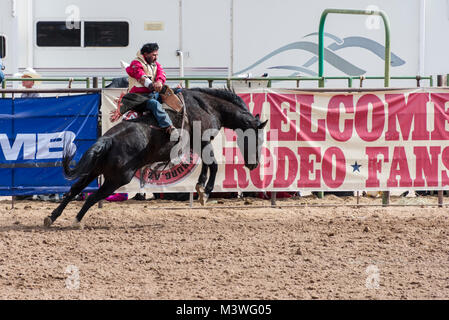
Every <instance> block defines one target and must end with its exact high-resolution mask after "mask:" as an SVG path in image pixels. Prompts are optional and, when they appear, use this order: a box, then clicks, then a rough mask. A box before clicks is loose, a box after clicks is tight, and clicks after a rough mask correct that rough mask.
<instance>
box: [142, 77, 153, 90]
mask: <svg viewBox="0 0 449 320" xmlns="http://www.w3.org/2000/svg"><path fill="white" fill-rule="evenodd" d="M152 83H153V82H152V81H151V80H150V78H145V82H144V83H143V85H144V86H145V87H147V88H150V86H151V84H152Z"/></svg>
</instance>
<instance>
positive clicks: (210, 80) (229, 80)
mask: <svg viewBox="0 0 449 320" xmlns="http://www.w3.org/2000/svg"><path fill="white" fill-rule="evenodd" d="M384 78H385V77H382V76H367V77H365V76H360V77H350V76H342V77H255V78H241V77H232V78H227V77H169V78H168V79H167V81H182V82H184V84H185V87H190V85H191V83H193V82H205V83H207V84H208V86H209V87H213V84H214V83H217V82H223V81H225V82H226V85H227V86H228V87H229V88H231V87H232V83H233V81H239V82H241V81H242V80H243V81H247V82H248V83H249V84H250V83H251V82H252V81H265V82H266V86H267V87H271V86H272V83H273V82H274V81H282V82H283V81H294V82H296V87H298V88H299V87H300V84H301V82H306V81H312V82H317V84H318V85H319V86H320V85H321V84H323V83H326V82H327V81H328V80H345V81H346V82H347V86H348V88H354V83H355V82H356V81H357V82H358V83H357V84H358V87H359V88H361V87H363V85H364V83H365V81H368V80H382V79H384ZM101 79H102V81H101V84H102V87H105V86H106V84H107V82H108V81H111V80H112V78H106V77H103V78H101ZM390 79H391V80H415V81H416V86H417V87H420V86H421V84H422V81H427V83H426V84H428V85H429V86H430V87H432V86H433V85H434V81H433V77H432V76H427V77H423V76H404V77H390ZM437 79H438V86H443V76H441V75H439V76H438V77H437ZM446 79H447V81H448V82H449V77H447V78H446ZM22 80H23V79H21V78H7V79H6V81H5V82H3V83H2V88H3V89H1V90H0V92H1V94H2V97H5V96H6V95H7V94H10V95H11V96H12V97H14V95H15V94H19V93H22V92H28V93H30V92H38V93H56V94H71V93H89V92H101V89H100V88H98V84H99V78H98V77H86V78H42V79H35V81H47V82H60V83H64V82H66V83H67V84H68V86H69V87H70V86H71V83H73V82H81V83H83V84H85V87H86V88H85V89H84V88H72V89H32V90H14V89H6V82H8V81H11V82H13V81H22ZM91 83H92V84H93V85H92V86H93V88H90V86H91ZM448 84H449V83H446V85H448ZM327 90H328V91H333V90H332V89H327ZM318 195H319V196H322V194H320V193H319V194H318ZM359 196H360V195H359V193H358V192H357V203H356V204H354V205H357V206H366V204H361V203H360V202H359ZM192 201H193V193H192V194H191V197H190V204H191V206H192ZM339 205H340V204H339ZM382 205H388V203H383V204H382ZM404 205H405V204H404ZM271 206H273V207H274V206H277V203H276V192H272V199H271ZM298 206H302V205H298ZM325 206H327V205H325ZM348 206H353V205H352V204H348ZM418 206H423V204H419V205H418ZM438 206H439V207H442V206H443V192H442V191H438ZM208 208H210V207H208ZM220 208H221V207H220Z"/></svg>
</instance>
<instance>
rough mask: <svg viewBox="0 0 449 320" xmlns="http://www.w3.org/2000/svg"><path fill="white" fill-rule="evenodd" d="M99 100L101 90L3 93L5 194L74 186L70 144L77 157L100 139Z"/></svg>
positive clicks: (0, 180)
mask: <svg viewBox="0 0 449 320" xmlns="http://www.w3.org/2000/svg"><path fill="white" fill-rule="evenodd" d="M99 104H100V95H99V94H87V95H76V96H68V97H57V98H56V97H45V98H24V99H22V98H15V99H0V196H11V195H30V194H49V193H65V192H68V191H69V189H70V186H71V185H72V184H73V181H69V180H66V179H65V178H64V175H63V170H62V163H61V161H62V155H63V151H64V148H71V149H74V150H76V153H75V158H74V159H73V161H75V162H77V161H79V159H80V158H81V156H82V155H83V153H84V152H85V151H87V149H88V148H89V147H90V146H91V145H92V144H93V143H94V142H95V141H96V140H97V127H98V109H99ZM97 188H98V183H97V180H96V179H95V180H94V181H93V182H92V183H91V184H90V185H89V186H88V187H87V188H86V190H85V191H90V190H95V189H97Z"/></svg>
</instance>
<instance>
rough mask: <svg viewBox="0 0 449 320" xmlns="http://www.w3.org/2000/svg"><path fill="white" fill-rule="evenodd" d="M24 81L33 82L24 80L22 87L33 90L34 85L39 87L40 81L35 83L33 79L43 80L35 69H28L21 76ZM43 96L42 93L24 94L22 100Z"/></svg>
mask: <svg viewBox="0 0 449 320" xmlns="http://www.w3.org/2000/svg"><path fill="white" fill-rule="evenodd" d="M21 78H22V79H31V80H23V81H22V86H23V87H24V88H25V89H32V88H33V86H34V85H39V84H40V83H41V82H40V81H34V80H33V79H39V78H42V77H41V76H40V74H38V73H37V72H36V71H34V69H33V68H26V69H25V71H24V72H23V73H22V76H21ZM40 96H41V95H40V93H37V92H35V93H33V92H24V93H22V95H21V98H39V97H40Z"/></svg>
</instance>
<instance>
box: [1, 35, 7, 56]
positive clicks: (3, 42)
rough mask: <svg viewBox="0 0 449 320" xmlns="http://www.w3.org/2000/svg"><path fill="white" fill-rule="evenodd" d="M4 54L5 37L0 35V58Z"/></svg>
mask: <svg viewBox="0 0 449 320" xmlns="http://www.w3.org/2000/svg"><path fill="white" fill-rule="evenodd" d="M5 56H6V38H5V37H4V36H0V58H4V57H5Z"/></svg>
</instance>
